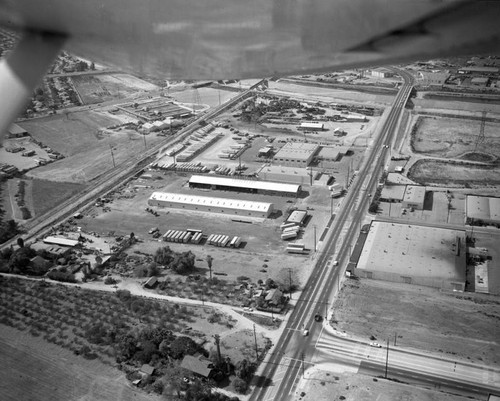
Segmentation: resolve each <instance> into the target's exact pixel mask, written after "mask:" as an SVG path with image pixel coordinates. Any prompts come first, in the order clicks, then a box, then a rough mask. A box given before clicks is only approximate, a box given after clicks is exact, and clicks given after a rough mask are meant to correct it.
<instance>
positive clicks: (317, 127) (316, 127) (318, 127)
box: [298, 121, 325, 131]
mask: <svg viewBox="0 0 500 401" xmlns="http://www.w3.org/2000/svg"><path fill="white" fill-rule="evenodd" d="M298 128H299V129H300V130H304V131H306V130H311V131H323V130H324V129H325V124H323V123H320V122H313V121H307V122H303V123H300V126H299V127H298Z"/></svg>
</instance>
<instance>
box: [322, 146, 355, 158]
mask: <svg viewBox="0 0 500 401" xmlns="http://www.w3.org/2000/svg"><path fill="white" fill-rule="evenodd" d="M348 151H349V146H322V147H321V149H320V151H319V153H318V157H322V158H323V159H328V160H337V159H339V157H340V156H344V155H345V154H346V153H347V152H348Z"/></svg>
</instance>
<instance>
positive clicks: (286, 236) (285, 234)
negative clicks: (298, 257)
mask: <svg viewBox="0 0 500 401" xmlns="http://www.w3.org/2000/svg"><path fill="white" fill-rule="evenodd" d="M295 237H297V233H296V232H295V231H294V232H291V233H284V234H281V239H285V240H286V239H292V238H295Z"/></svg>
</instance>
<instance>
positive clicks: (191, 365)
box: [181, 355, 214, 378]
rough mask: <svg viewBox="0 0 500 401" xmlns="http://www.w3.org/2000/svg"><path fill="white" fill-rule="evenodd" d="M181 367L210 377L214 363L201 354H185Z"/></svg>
mask: <svg viewBox="0 0 500 401" xmlns="http://www.w3.org/2000/svg"><path fill="white" fill-rule="evenodd" d="M181 368H184V369H186V370H189V371H190V372H193V373H195V374H197V375H199V376H201V377H205V378H210V377H211V376H212V375H213V374H214V370H213V369H214V365H213V363H212V361H210V360H208V359H207V358H205V357H203V356H202V355H200V356H192V355H186V356H185V357H184V359H183V360H182V362H181Z"/></svg>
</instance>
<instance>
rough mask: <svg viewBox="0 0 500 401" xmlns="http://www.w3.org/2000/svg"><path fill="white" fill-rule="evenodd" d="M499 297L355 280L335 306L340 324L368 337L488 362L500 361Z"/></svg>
mask: <svg viewBox="0 0 500 401" xmlns="http://www.w3.org/2000/svg"><path fill="white" fill-rule="evenodd" d="M499 304H500V303H499V301H498V300H496V299H493V298H491V297H489V296H485V295H481V294H469V293H446V292H441V291H439V290H438V289H434V288H430V287H420V286H415V285H409V284H397V283H389V282H383V281H376V280H368V279H360V280H359V281H353V280H350V281H348V282H347V283H346V285H344V287H343V288H342V291H341V293H340V296H339V298H338V299H337V300H336V301H335V304H334V309H335V312H334V317H335V320H337V321H338V323H337V324H335V325H334V327H336V328H337V329H339V330H345V331H347V332H348V333H352V334H356V335H358V336H361V337H363V338H365V339H366V340H368V339H369V338H370V336H371V335H373V336H375V337H376V338H377V339H378V340H379V341H384V340H385V339H388V338H390V339H393V338H394V336H395V335H396V336H397V343H398V344H400V345H401V346H404V347H410V348H416V349H421V350H424V351H425V350H426V351H431V352H441V353H443V355H446V354H448V355H452V356H453V357H456V358H461V359H464V360H472V361H475V362H477V361H479V362H481V363H484V364H487V365H497V364H498V363H499V362H500V342H499V340H498V339H499V338H498V321H499V319H500V314H499Z"/></svg>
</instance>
